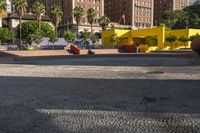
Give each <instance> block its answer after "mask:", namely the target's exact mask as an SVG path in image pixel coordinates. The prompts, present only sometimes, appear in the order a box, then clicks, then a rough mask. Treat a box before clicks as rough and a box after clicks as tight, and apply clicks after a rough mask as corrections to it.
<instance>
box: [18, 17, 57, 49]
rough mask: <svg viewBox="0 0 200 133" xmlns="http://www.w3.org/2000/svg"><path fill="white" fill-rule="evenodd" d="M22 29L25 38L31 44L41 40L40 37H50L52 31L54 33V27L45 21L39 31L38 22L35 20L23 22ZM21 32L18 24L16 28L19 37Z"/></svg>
mask: <svg viewBox="0 0 200 133" xmlns="http://www.w3.org/2000/svg"><path fill="white" fill-rule="evenodd" d="M21 31H22V38H23V40H24V41H26V42H27V43H29V44H30V45H31V44H32V42H33V41H34V40H40V39H38V38H43V37H49V36H50V35H51V34H52V33H54V30H53V27H52V26H51V25H49V24H48V23H45V22H42V23H41V30H40V31H39V32H38V24H37V22H35V21H28V22H23V23H22V26H21ZM19 34H20V33H19V26H18V27H17V30H16V35H17V37H19ZM40 36H41V37H40Z"/></svg>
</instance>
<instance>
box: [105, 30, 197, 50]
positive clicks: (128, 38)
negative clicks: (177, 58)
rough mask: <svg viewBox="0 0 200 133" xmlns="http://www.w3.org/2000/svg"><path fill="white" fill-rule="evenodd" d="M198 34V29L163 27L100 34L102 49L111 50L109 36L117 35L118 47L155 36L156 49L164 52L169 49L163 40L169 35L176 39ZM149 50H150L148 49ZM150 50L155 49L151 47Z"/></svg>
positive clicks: (181, 44) (111, 45)
mask: <svg viewBox="0 0 200 133" xmlns="http://www.w3.org/2000/svg"><path fill="white" fill-rule="evenodd" d="M197 33H199V34H200V29H181V30H166V28H165V26H160V27H155V28H148V29H139V30H106V31H103V33H102V44H103V47H104V48H113V44H111V42H110V36H112V35H113V34H117V36H118V39H119V42H118V44H119V45H132V44H133V42H132V39H133V38H137V37H139V38H140V37H147V36H157V38H158V44H157V49H159V50H164V49H166V48H167V47H169V44H167V43H166V41H165V38H166V37H167V36H168V35H169V34H172V35H175V36H176V37H177V38H179V37H181V36H185V37H188V38H189V37H190V36H192V35H195V34H197ZM174 47H175V48H177V49H178V48H183V47H184V44H183V43H181V42H178V41H177V42H176V43H175V46H174ZM187 47H188V48H189V47H190V42H188V43H187ZM149 49H151V48H149ZM152 49H155V47H153V48H152Z"/></svg>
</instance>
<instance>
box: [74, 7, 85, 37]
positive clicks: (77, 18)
mask: <svg viewBox="0 0 200 133" xmlns="http://www.w3.org/2000/svg"><path fill="white" fill-rule="evenodd" d="M83 14H84V9H83V8H82V7H80V6H79V7H75V8H74V9H73V15H74V18H75V21H76V24H77V37H78V31H79V25H80V21H81V18H82V16H83Z"/></svg>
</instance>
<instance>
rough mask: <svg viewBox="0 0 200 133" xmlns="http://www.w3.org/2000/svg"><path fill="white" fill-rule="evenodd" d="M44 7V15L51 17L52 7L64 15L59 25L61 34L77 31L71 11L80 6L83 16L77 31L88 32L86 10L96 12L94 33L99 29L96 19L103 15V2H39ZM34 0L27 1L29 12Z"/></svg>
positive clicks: (54, 0)
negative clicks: (58, 8) (60, 10)
mask: <svg viewBox="0 0 200 133" xmlns="http://www.w3.org/2000/svg"><path fill="white" fill-rule="evenodd" d="M39 1H40V2H41V3H43V4H44V5H45V7H46V14H47V15H49V16H51V13H50V9H51V7H52V6H53V5H59V6H60V7H61V9H62V11H63V13H64V16H63V19H62V22H61V23H60V25H59V32H60V33H61V34H63V32H64V31H66V30H67V29H72V30H73V31H76V30H77V27H76V22H75V19H74V16H73V9H74V8H75V7H76V6H80V7H82V8H83V9H84V11H85V12H84V15H83V17H82V20H81V23H80V27H79V31H83V30H84V29H87V30H88V31H90V24H89V23H88V20H87V10H88V9H89V8H93V9H95V10H96V12H97V14H96V17H95V23H94V24H93V25H94V26H93V30H94V32H98V31H100V30H101V28H100V27H99V25H98V19H99V18H100V17H101V16H103V15H104V0H39ZM34 2H35V0H28V5H29V10H30V9H31V5H33V4H34Z"/></svg>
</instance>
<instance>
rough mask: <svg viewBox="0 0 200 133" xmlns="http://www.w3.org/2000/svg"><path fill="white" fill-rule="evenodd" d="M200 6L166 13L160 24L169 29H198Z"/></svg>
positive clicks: (199, 25) (199, 26)
mask: <svg viewBox="0 0 200 133" xmlns="http://www.w3.org/2000/svg"><path fill="white" fill-rule="evenodd" d="M199 12H200V4H195V5H191V6H188V7H186V8H185V9H184V10H179V11H178V10H175V11H166V12H165V13H164V14H163V15H162V16H161V23H163V24H165V25H166V26H167V27H168V28H170V29H185V28H196V29H199V28H200V13H199Z"/></svg>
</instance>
